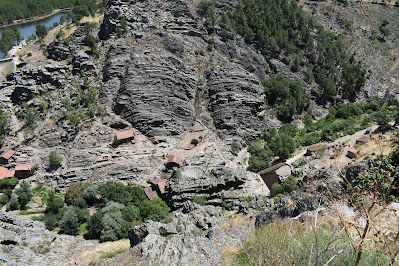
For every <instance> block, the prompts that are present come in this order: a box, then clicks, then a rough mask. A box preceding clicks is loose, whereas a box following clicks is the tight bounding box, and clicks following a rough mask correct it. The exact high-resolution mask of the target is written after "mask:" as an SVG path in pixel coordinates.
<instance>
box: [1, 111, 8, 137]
mask: <svg viewBox="0 0 399 266" xmlns="http://www.w3.org/2000/svg"><path fill="white" fill-rule="evenodd" d="M7 132H8V115H7V114H6V113H5V112H3V111H1V110H0V141H1V140H2V139H4V136H5V135H6V134H7Z"/></svg>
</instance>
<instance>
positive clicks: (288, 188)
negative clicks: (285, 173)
mask: <svg viewBox="0 0 399 266" xmlns="http://www.w3.org/2000/svg"><path fill="white" fill-rule="evenodd" d="M298 188H299V186H298V182H297V180H296V178H295V177H294V176H289V177H287V178H286V179H284V180H283V182H281V184H279V183H275V184H273V186H272V189H273V191H274V193H275V194H283V195H288V194H289V193H291V192H293V191H295V190H297V189H298Z"/></svg>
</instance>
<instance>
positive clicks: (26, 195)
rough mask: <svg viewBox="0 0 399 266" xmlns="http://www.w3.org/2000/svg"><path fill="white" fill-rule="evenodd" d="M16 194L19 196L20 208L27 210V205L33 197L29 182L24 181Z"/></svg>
mask: <svg viewBox="0 0 399 266" xmlns="http://www.w3.org/2000/svg"><path fill="white" fill-rule="evenodd" d="M16 194H17V196H18V202H19V208H20V209H21V210H25V209H26V205H27V204H28V203H29V201H30V199H31V198H32V192H31V190H30V187H29V184H28V183H26V182H25V181H24V182H22V183H21V186H20V188H19V189H17V190H16Z"/></svg>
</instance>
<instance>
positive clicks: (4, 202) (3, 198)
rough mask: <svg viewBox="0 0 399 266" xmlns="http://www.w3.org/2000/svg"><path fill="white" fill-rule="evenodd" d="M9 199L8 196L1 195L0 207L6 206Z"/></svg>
mask: <svg viewBox="0 0 399 266" xmlns="http://www.w3.org/2000/svg"><path fill="white" fill-rule="evenodd" d="M9 199H10V198H9V197H8V195H7V194H6V193H3V195H1V197H0V205H1V206H4V205H6V204H7V202H8V200H9Z"/></svg>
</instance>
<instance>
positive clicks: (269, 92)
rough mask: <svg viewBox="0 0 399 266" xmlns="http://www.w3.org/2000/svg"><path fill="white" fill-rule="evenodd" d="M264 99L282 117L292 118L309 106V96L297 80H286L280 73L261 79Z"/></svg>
mask: <svg viewBox="0 0 399 266" xmlns="http://www.w3.org/2000/svg"><path fill="white" fill-rule="evenodd" d="M262 83H263V86H264V87H265V93H266V99H267V102H268V104H269V105H270V107H272V108H273V109H276V110H277V115H278V116H279V117H280V118H282V119H292V117H293V116H294V115H300V114H302V112H304V111H306V110H307V109H308V107H309V97H308V95H307V94H306V92H305V90H304V89H303V88H302V86H301V84H300V83H299V82H298V81H294V80H288V79H287V78H285V77H284V75H283V74H282V73H278V74H276V75H274V76H272V77H271V78H270V79H268V80H263V82H262Z"/></svg>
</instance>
